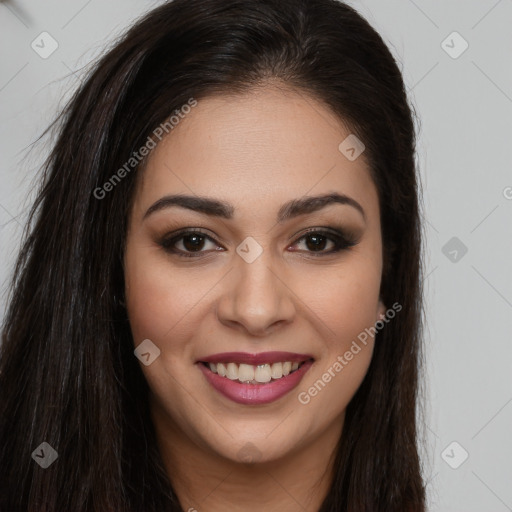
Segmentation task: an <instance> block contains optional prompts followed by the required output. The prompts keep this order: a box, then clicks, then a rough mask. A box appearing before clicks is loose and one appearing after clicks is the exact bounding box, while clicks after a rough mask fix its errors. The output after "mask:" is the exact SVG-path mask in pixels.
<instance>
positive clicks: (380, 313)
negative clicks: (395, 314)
mask: <svg viewBox="0 0 512 512" xmlns="http://www.w3.org/2000/svg"><path fill="white" fill-rule="evenodd" d="M386 310H387V307H386V305H385V304H384V302H382V299H379V307H378V308H377V320H376V321H378V320H382V319H383V318H385V317H386Z"/></svg>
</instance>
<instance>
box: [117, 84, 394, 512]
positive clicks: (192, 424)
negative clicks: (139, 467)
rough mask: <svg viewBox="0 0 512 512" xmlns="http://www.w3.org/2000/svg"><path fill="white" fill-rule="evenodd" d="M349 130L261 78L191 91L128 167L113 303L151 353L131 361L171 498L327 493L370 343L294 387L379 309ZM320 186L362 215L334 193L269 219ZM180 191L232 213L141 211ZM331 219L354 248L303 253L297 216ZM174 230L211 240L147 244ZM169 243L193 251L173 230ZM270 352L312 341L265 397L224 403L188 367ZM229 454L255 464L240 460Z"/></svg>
mask: <svg viewBox="0 0 512 512" xmlns="http://www.w3.org/2000/svg"><path fill="white" fill-rule="evenodd" d="M349 134H350V131H349V130H348V129H347V128H346V127H345V126H344V125H343V124H342V123H341V122H340V121H339V120H338V119H337V118H336V117H335V116H334V115H333V114H332V113H331V112H330V111H329V110H328V109H327V108H326V107H325V106H323V105H322V104H321V103H319V102H317V101H316V100H315V99H313V98H312V97H310V96H306V95H304V94H303V93H298V92H296V91H293V90H291V89H287V88H279V87H274V86H272V85H268V86H264V87H260V88H258V89H253V90H251V92H248V93H244V94H243V95H238V96H216V97H209V98H206V99H203V100H200V101H199V102H198V105H197V106H196V107H195V108H193V109H192V111H191V112H190V114H188V115H187V116H186V118H185V119H183V120H182V121H180V123H179V125H178V126H177V127H175V128H174V130H173V131H172V132H171V133H170V134H169V135H168V136H167V137H166V138H164V139H163V141H162V142H161V143H160V144H159V145H158V146H157V148H156V149H155V150H154V151H153V153H152V154H151V156H150V157H149V159H148V161H147V166H146V168H145V169H144V171H143V174H142V175H141V176H140V178H142V179H140V180H139V183H138V187H137V191H136V195H135V199H134V204H133V210H132V213H131V217H130V220H129V232H128V237H127V244H126V252H125V260H124V266H125V278H126V304H127V308H128V314H129V319H130V324H131V328H132V332H133V337H134V341H135V346H137V345H138V344H139V343H141V342H142V341H143V340H144V339H150V340H151V341H152V342H153V343H154V344H155V345H156V346H157V347H158V348H159V349H160V351H161V353H160V356H159V357H157V358H156V359H155V361H154V362H153V363H152V364H150V365H149V366H144V365H142V364H141V368H142V370H143V372H144V375H145V377H146V379H147V381H148V384H149V387H150V390H151V393H150V407H151V413H152V418H153V422H154V425H155V429H156V432H157V438H158V443H159V446H160V449H161V452H162V456H163V459H164V462H165V464H166V467H167V469H168V472H169V476H170V479H171V482H172V485H173V488H174V489H175V491H176V492H177V494H178V497H179V499H180V502H181V505H182V507H183V509H184V510H189V508H191V507H194V508H195V509H197V510H198V511H199V512H200V511H201V510H208V511H209V512H216V511H221V510H233V511H234V510H243V511H244V512H250V511H252V510H255V511H256V510H258V511H260V510H262V509H263V510H268V511H278V510H279V511H280V512H283V511H296V510H301V511H303V510H307V511H316V510H318V507H319V506H320V504H321V502H322V500H323V499H324V497H325V494H326V492H327V489H328V486H329V484H330V478H331V473H332V466H331V462H332V461H331V455H332V453H333V451H334V449H335V445H336V443H337V441H338V439H339V436H340V435H341V432H342V428H343V421H344V416H345V409H346V407H347V405H348V403H349V402H350V400H351V398H352V397H353V395H354V394H355V392H356V390H357V389H358V387H359V385H360V384H361V382H362V380H363V378H364V376H365V374H366V371H367V369H368V365H369V363H370V360H371V355H372V351H373V342H374V340H373V339H372V338H371V337H370V338H369V340H368V343H367V345H366V346H364V345H361V344H360V345H361V347H362V349H361V351H360V352H359V353H358V354H357V355H355V356H354V358H353V359H352V360H351V361H350V362H348V364H347V365H346V366H344V368H343V370H342V371H339V372H335V375H336V376H335V377H334V378H332V380H331V382H329V383H328V384H326V385H325V387H323V389H322V390H321V391H320V392H318V394H317V395H316V396H314V397H312V398H311V400H310V402H309V403H308V404H305V405H304V404H302V403H300V401H299V400H298V394H299V393H300V392H301V391H307V390H308V388H310V387H311V386H312V385H313V384H314V383H315V382H316V381H318V380H319V379H321V378H322V374H324V373H325V372H326V371H328V369H329V368H331V369H332V367H333V365H334V363H335V362H336V361H337V358H338V356H340V355H341V356H342V355H343V354H344V353H345V352H346V351H347V350H349V348H350V346H351V344H352V342H353V341H354V340H356V339H357V336H358V335H359V334H360V333H361V332H362V331H364V329H365V328H368V327H370V326H373V325H374V324H375V322H376V321H377V320H379V318H381V315H383V314H384V312H385V309H386V308H385V306H384V304H382V303H381V302H380V300H379V287H380V281H381V273H382V240H381V226H380V214H379V203H378V195H377V190H376V188H375V185H374V184H373V181H372V180H371V178H370V174H369V170H368V167H367V164H366V162H365V159H364V154H363V155H362V156H360V157H359V158H357V159H356V160H355V161H349V160H348V159H347V158H346V157H345V156H344V155H343V154H342V153H341V152H340V151H339V149H338V146H339V144H340V143H341V142H342V141H343V140H344V139H345V138H346V137H347V136H348V135H349ZM332 192H338V193H340V194H345V195H348V196H350V197H351V198H353V199H355V200H356V201H357V202H358V203H359V204H360V205H361V206H362V207H363V209H364V211H365V216H366V219H364V218H363V216H362V215H361V213H360V212H359V211H358V210H357V209H355V208H353V207H352V206H350V205H341V204H334V205H330V206H328V207H326V208H324V209H322V210H319V211H317V212H313V213H308V214H305V215H302V216H299V217H296V218H292V219H290V220H288V221H286V222H284V223H282V224H278V223H277V221H276V218H277V212H278V210H279V208H280V207H281V206H282V204H283V203H285V202H287V201H289V200H291V199H299V198H302V197H304V196H313V195H322V194H327V193H332ZM178 193H180V194H187V195H198V196H208V197H210V198H215V199H219V200H222V201H226V202H229V203H231V204H232V205H233V207H234V216H233V218H232V219H229V220H228V219H221V218H217V217H213V216H208V215H205V214H202V213H198V212H194V211H192V210H188V209H184V208H180V207H176V206H174V207H171V208H167V209H163V210H160V211H156V212H154V213H153V214H151V215H149V216H147V217H146V218H145V219H143V217H144V214H145V212H146V211H147V210H148V208H149V207H150V206H151V205H152V204H153V203H155V202H156V201H157V200H159V199H160V198H161V197H163V196H165V195H168V194H178ZM337 225H340V226H341V227H342V228H343V229H345V230H348V231H349V232H352V233H353V234H355V235H357V237H358V238H359V241H358V243H357V245H355V246H354V247H350V248H348V249H346V250H341V251H340V252H337V253H334V254H327V253H328V252H329V251H330V250H331V249H332V248H333V242H331V241H329V240H327V241H326V242H325V245H323V246H321V248H320V249H319V251H320V252H318V251H316V252H315V247H314V244H311V243H310V242H308V238H302V237H303V236H304V235H305V233H304V232H305V230H307V229H308V228H318V227H325V228H328V227H333V228H334V229H336V226H337ZM183 228H202V230H204V231H206V234H207V235H208V236H210V237H212V238H213V241H210V240H208V239H206V240H205V241H204V244H203V245H202V246H199V250H200V251H202V252H199V253H197V252H195V253H194V254H199V257H191V258H187V257H180V256H178V255H173V254H169V253H168V252H166V250H165V249H164V248H163V247H162V246H161V245H160V241H161V240H162V239H163V238H164V237H166V236H167V237H168V238H170V237H169V236H168V235H169V234H172V233H173V232H175V231H178V230H179V229H183ZM249 236H250V237H253V238H254V239H255V240H256V241H257V242H258V243H259V244H260V246H261V247H262V249H263V252H262V254H261V255H260V256H259V257H258V258H257V259H256V260H255V261H254V262H252V263H247V262H246V261H244V259H242V258H241V257H240V256H239V255H238V254H237V252H236V248H237V246H239V244H240V243H241V242H242V241H243V240H244V239H245V238H246V237H249ZM175 247H176V248H177V249H181V250H182V251H186V250H187V248H188V250H189V252H192V250H193V247H192V249H191V244H190V243H188V244H187V245H185V242H184V240H183V238H182V239H181V240H178V241H177V242H176V243H175ZM217 247H220V248H221V249H223V250H217V251H216V250H215V248H217ZM322 251H323V254H324V255H323V256H317V255H318V254H322ZM275 350H279V351H281V350H282V351H290V352H299V353H304V354H311V355H312V356H313V357H314V359H315V362H314V364H313V366H312V367H311V368H310V369H309V371H308V372H307V373H306V375H305V376H304V378H303V380H302V381H301V383H300V384H299V386H298V387H297V388H295V389H294V390H292V391H291V392H290V393H288V394H286V395H285V396H284V397H282V398H280V399H279V400H277V401H275V402H272V403H270V404H264V405H242V404H237V403H235V402H232V401H230V400H229V399H228V398H225V397H224V396H223V395H221V394H219V393H218V392H217V391H216V390H215V389H213V388H212V387H211V386H210V385H209V384H208V382H207V381H206V379H205V377H204V375H203V373H202V372H201V371H200V369H199V368H198V366H197V364H196V362H197V361H198V360H200V359H201V358H202V357H203V358H204V357H206V356H208V355H212V354H216V353H219V352H229V351H240V352H250V353H258V352H266V351H275ZM331 371H332V370H331ZM241 450H242V451H241ZM241 453H245V454H247V453H249V454H250V455H251V456H252V457H253V459H254V460H256V462H253V463H245V462H243V461H241ZM262 507H263V508H262Z"/></svg>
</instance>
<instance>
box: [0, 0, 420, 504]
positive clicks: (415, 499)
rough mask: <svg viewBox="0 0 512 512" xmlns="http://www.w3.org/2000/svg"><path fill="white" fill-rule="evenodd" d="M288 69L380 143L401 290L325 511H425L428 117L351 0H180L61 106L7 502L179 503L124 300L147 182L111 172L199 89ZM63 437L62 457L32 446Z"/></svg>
mask: <svg viewBox="0 0 512 512" xmlns="http://www.w3.org/2000/svg"><path fill="white" fill-rule="evenodd" d="M268 79H274V80H276V79H277V80H280V81H282V82H283V83H285V84H287V85H288V86H291V87H294V88H296V89H297V90H299V91H301V92H303V93H305V94H309V95H310V96H311V97H315V98H316V99H318V100H319V101H322V102H323V103H324V104H325V105H326V106H328V107H329V108H330V109H331V110H332V111H333V112H334V113H335V114H336V115H338V116H339V117H340V119H342V120H343V121H344V122H345V123H346V124H347V125H348V126H349V127H350V128H351V131H352V132H353V133H355V134H356V135H357V136H358V137H359V138H360V139H361V140H362V141H364V143H365V145H366V151H365V157H366V158H367V159H368V162H369V164H370V167H371V173H372V177H373V180H374V182H375V184H376V187H377V190H378V194H379V201H380V213H381V225H382V237H383V247H384V254H383V257H384V270H383V276H382V286H381V296H382V299H383V301H384V303H385V304H387V305H391V304H394V303H395V302H397V303H399V304H400V305H401V306H402V310H401V311H400V313H399V314H398V315H397V318H396V319H394V320H393V321H391V322H389V323H388V324H387V325H386V326H385V327H384V328H383V329H382V330H381V331H379V332H378V334H377V339H376V344H375V349H374V354H373V359H372V361H371V365H370V368H369V371H368V373H367V375H366V377H365V379H364V381H363V383H362V385H361V386H360V388H359V389H358V391H357V393H356V395H355V396H354V398H353V399H352V401H351V402H350V404H349V406H348V409H347V413H346V419H345V425H344V430H343V435H342V437H341V439H340V442H339V446H338V447H337V452H336V464H335V474H334V478H333V481H332V486H331V488H330V490H329V493H328V495H327V497H326V498H325V501H324V503H323V505H322V507H321V509H320V510H321V512H335V511H336V512H363V511H364V512H377V511H383V512H384V511H389V512H391V511H393V512H397V511H405V510H407V511H409V510H410V511H414V512H423V511H424V510H425V503H424V501H425V488H424V484H423V480H422V476H421V467H420V458H419V455H418V452H419V446H418V433H417V430H418V428H417V427H418V425H417V421H416V408H417V407H416V406H417V398H418V388H419V377H418V375H419V370H420V369H421V359H422V357H421V327H422V290H421V274H422V259H421V254H422V252H421V240H422V237H421V225H420V215H419V196H418V188H419V181H418V177H417V172H416V166H415V128H414V118H413V115H412V107H411V106H410V105H409V103H408V99H407V97H406V91H405V87H404V84H403V79H402V76H401V73H400V70H399V68H398V65H397V63H396V61H395V60H394V58H393V56H392V55H391V53H390V51H389V49H388V48H387V47H386V44H385V43H384V42H383V40H382V38H381V37H380V36H379V35H378V34H377V32H376V31H375V30H374V29H373V28H372V27H371V26H370V25H369V24H368V23H367V21H366V20H365V19H364V18H362V17H361V16H360V15H359V14H358V13H357V12H356V11H355V10H354V9H352V8H351V7H349V6H347V5H345V4H343V3H342V2H339V1H336V0H174V1H171V2H167V3H165V4H163V5H161V6H160V7H158V8H156V9H154V10H152V11H151V12H149V13H148V14H147V15H145V16H144V17H143V18H142V19H141V20H139V21H138V22H137V23H136V24H135V25H134V26H133V27H132V28H131V29H130V30H129V31H128V32H127V33H126V34H125V35H124V36H123V37H122V38H121V39H120V40H119V41H118V42H117V43H116V44H115V45H114V46H113V48H112V49H110V50H109V51H108V52H107V53H106V54H105V55H104V56H103V57H102V58H101V60H99V61H98V62H97V63H96V65H95V66H94V68H93V69H92V70H91V71H90V73H89V75H88V77H87V79H86V80H85V81H84V82H83V83H82V84H81V85H80V88H79V89H78V90H77V91H76V93H75V94H74V96H73V97H72V99H71V100H70V102H69V103H68V105H67V106H66V108H65V109H64V110H63V112H62V114H61V115H60V117H59V118H58V123H59V124H58V125H57V126H58V127H59V135H58V138H57V140H56V142H55V144H54V146H53V150H52V152H51V154H50V156H49V158H48V159H47V161H46V163H45V165H44V167H43V170H42V173H41V188H40V190H39V191H38V195H37V199H36V201H35V203H34V205H33V207H32V209H31V212H30V217H29V222H28V224H27V227H26V231H25V233H24V240H23V246H22V250H21V252H20V255H19V258H18V260H17V264H16V267H15V272H14V275H13V279H12V285H11V290H12V291H11V297H10V303H9V307H8V311H7V314H6V317H5V320H4V325H3V328H2V345H1V353H0V357H1V359H0V510H1V511H12V510H16V511H28V512H62V511H63V510H73V511H75V512H86V511H93V510H101V511H104V512H107V511H112V512H120V511H141V512H142V511H143V512H163V511H180V510H181V507H180V505H179V502H178V500H177V497H176V495H175V493H174V492H173V489H172V487H171V484H170V482H169V479H168V476H167V474H166V472H165V469H164V466H163V462H162V460H161V456H160V453H159V451H158V449H157V446H156V440H155V434H154V430H153V425H152V423H151V421H150V416H149V411H148V406H147V400H146V398H147V393H148V387H147V383H146V381H145V379H144V376H143V374H142V371H141V369H140V366H139V363H138V361H137V359H136V358H135V357H134V355H133V348H134V346H133V340H132V337H131V332H130V328H129V324H128V319H127V316H126V310H125V309H124V308H123V305H122V299H123V291H124V276H123V268H122V259H123V251H124V244H125V235H126V227H127V217H128V212H129V211H130V207H131V204H132V198H133V192H134V188H135V185H136V180H135V175H136V173H137V172H142V170H133V171H131V172H127V173H126V175H125V176H123V179H122V180H119V182H118V183H117V182H116V184H115V187H114V190H112V191H110V192H109V193H108V194H106V195H105V197H103V198H98V197H97V196H98V194H94V191H95V190H97V189H98V188H99V187H102V186H103V185H104V184H105V183H106V182H108V181H109V179H110V178H111V177H112V175H113V174H114V173H115V172H116V171H117V170H118V169H119V168H121V167H122V166H123V165H124V164H125V162H126V161H127V160H128V159H129V158H130V156H131V155H132V153H133V152H134V151H136V150H137V149H138V148H140V147H141V146H142V145H143V144H144V143H145V141H146V140H147V137H148V136H149V135H151V134H152V133H153V130H154V129H155V128H156V127H157V126H158V125H159V124H160V123H162V122H163V121H164V120H165V119H167V118H168V117H169V116H170V115H172V113H173V111H175V110H176V109H179V108H180V107H181V106H182V105H184V104H186V103H187V101H188V100H189V99H190V98H195V99H196V100H198V101H200V99H201V98H205V97H207V96H209V95H212V94H217V93H219V94H227V93H234V92H243V91H246V90H249V89H250V88H251V87H254V86H256V85H259V84H262V83H265V80H268ZM42 442H47V443H48V444H49V445H50V446H52V447H53V448H54V449H55V450H56V452H57V453H58V458H57V460H56V461H55V462H54V463H53V464H52V465H51V466H50V467H48V468H46V469H43V468H41V467H40V466H39V465H38V464H36V462H35V461H34V460H33V459H32V456H31V455H32V452H33V451H34V450H35V449H36V448H37V447H38V446H39V445H40V444H41V443H42Z"/></svg>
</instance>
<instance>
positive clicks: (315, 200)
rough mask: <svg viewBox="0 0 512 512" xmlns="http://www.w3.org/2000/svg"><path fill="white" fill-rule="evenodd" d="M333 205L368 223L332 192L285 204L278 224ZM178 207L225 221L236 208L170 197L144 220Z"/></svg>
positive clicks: (199, 199) (197, 198)
mask: <svg viewBox="0 0 512 512" xmlns="http://www.w3.org/2000/svg"><path fill="white" fill-rule="evenodd" d="M332 204H344V205H348V206H352V207H353V208H355V209H356V210H357V211H358V212H359V213H360V214H361V215H362V217H363V219H364V220H365V221H366V214H365V211H364V209H363V207H362V206H361V205H360V204H359V203H358V202H357V201H356V200H355V199H353V198H351V197H349V196H347V195H345V194H339V193H337V192H331V193H329V194H324V195H319V196H304V197H301V198H299V199H292V200H291V201H288V202H287V203H285V204H283V205H282V206H281V208H280V209H279V212H278V214H277V222H278V223H283V222H285V221H287V220H289V219H292V218H295V217H298V216H300V215H304V214H307V213H313V212H316V211H318V210H321V209H323V208H325V207H327V206H330V205H332ZM173 206H178V207H181V208H186V209H188V210H193V211H195V212H199V213H203V214H206V215H211V216H214V217H221V218H223V219H232V218H233V215H234V212H235V208H234V206H233V205H231V204H230V203H226V202H223V201H219V200H217V199H212V198H209V197H204V196H190V195H183V194H177V195H169V196H164V197H162V198H160V199H159V200H158V201H156V202H155V203H154V204H153V205H151V206H150V207H149V208H148V210H147V211H146V213H145V214H144V217H143V219H142V220H144V219H146V218H147V217H149V216H150V215H151V214H153V213H155V212H157V211H160V210H164V209H166V208H171V207H173Z"/></svg>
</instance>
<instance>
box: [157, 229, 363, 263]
mask: <svg viewBox="0 0 512 512" xmlns="http://www.w3.org/2000/svg"><path fill="white" fill-rule="evenodd" d="M330 229H332V228H330ZM312 234H314V235H320V236H322V237H325V238H327V239H328V240H330V241H332V242H333V243H334V244H335V247H334V249H331V250H330V251H318V252H315V251H306V252H308V253H310V254H311V255H313V257H316V258H321V257H323V256H328V255H332V254H335V253H338V252H341V251H345V250H348V249H350V248H351V247H353V246H355V245H357V243H358V240H357V239H356V238H355V237H353V236H351V235H349V234H347V233H344V232H342V231H339V230H337V229H333V230H332V231H326V230H325V229H322V228H310V229H308V230H307V231H306V232H305V233H304V234H302V236H301V237H300V238H298V239H297V241H296V242H295V243H294V244H293V245H296V244H297V243H298V242H300V241H301V240H303V239H306V238H307V237H308V236H311V235H312ZM187 235H202V236H203V237H204V238H206V239H208V240H210V241H211V242H213V243H215V244H217V245H220V244H218V243H217V241H216V240H215V239H214V238H212V237H211V236H209V235H207V234H206V233H205V232H204V231H203V230H201V229H200V228H197V229H184V230H181V231H179V232H177V233H174V234H173V236H172V237H170V238H169V237H165V238H163V239H162V240H160V242H159V245H160V246H161V247H163V249H164V250H165V251H166V252H168V253H169V254H173V255H176V256H178V257H183V258H200V257H202V256H201V255H202V254H203V253H204V252H207V251H196V252H185V251H182V250H181V249H176V248H173V246H174V245H175V244H176V242H178V241H180V240H182V239H184V238H185V237H186V236H187Z"/></svg>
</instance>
